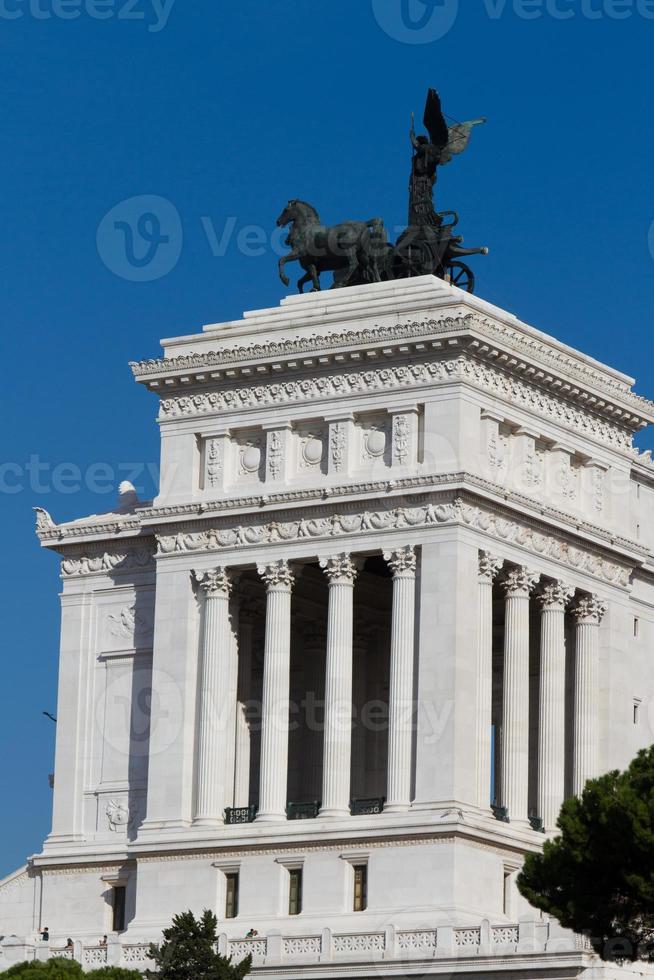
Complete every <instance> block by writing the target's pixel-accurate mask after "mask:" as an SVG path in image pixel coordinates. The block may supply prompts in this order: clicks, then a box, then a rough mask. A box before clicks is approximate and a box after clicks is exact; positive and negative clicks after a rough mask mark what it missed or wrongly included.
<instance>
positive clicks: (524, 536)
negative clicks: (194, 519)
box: [157, 498, 632, 588]
mask: <svg viewBox="0 0 654 980" xmlns="http://www.w3.org/2000/svg"><path fill="white" fill-rule="evenodd" d="M455 523H461V524H464V525H466V526H467V527H472V528H475V529H477V530H480V531H483V532H484V533H485V534H488V535H491V536H492V537H494V538H496V539H497V540H498V541H504V542H507V543H510V544H516V545H519V546H520V547H521V548H524V549H526V550H527V551H531V552H532V553H535V554H537V555H542V556H543V557H544V558H551V559H553V560H555V561H557V562H561V563H563V564H565V565H567V566H569V567H570V568H573V569H575V570H576V571H579V572H584V573H586V574H589V575H592V576H594V577H596V578H600V579H603V580H604V581H606V582H610V583H612V584H615V585H618V586H621V587H622V588H626V587H628V585H629V582H630V577H631V573H632V568H630V567H629V566H627V565H619V564H617V563H614V562H611V561H608V560H607V559H605V558H603V557H602V556H601V555H599V554H597V553H595V552H591V551H588V550H584V549H581V548H579V547H576V546H575V545H573V544H571V543H570V542H568V541H566V540H565V539H564V538H563V537H562V536H559V535H554V534H546V533H543V532H541V531H538V530H536V529H535V528H533V527H530V526H529V525H528V524H527V523H526V522H520V521H514V520H508V519H506V518H504V517H502V516H501V515H499V514H496V513H494V512H492V511H490V510H487V509H485V508H484V509H482V508H480V507H477V506H473V505H469V504H467V503H465V502H464V500H463V499H462V498H455V499H454V500H449V501H445V502H442V503H432V502H429V503H425V504H423V505H421V506H416V507H392V508H385V509H381V508H380V509H377V510H364V511H361V512H359V513H349V512H348V513H332V514H328V515H325V516H320V517H315V518H313V519H310V520H307V519H306V518H299V519H295V520H288V521H277V520H273V521H266V520H265V518H264V519H262V522H261V523H260V524H255V523H254V522H253V523H250V524H247V525H236V526H233V525H232V526H224V527H220V528H210V529H208V530H205V531H195V532H183V531H180V532H178V533H177V534H172V535H160V536H158V537H157V542H158V552H157V554H158V557H159V558H164V557H166V556H168V555H175V554H180V553H184V552H212V551H220V550H222V549H225V548H230V549H233V548H246V547H250V546H252V547H255V546H259V545H262V544H272V543H284V542H294V541H299V540H303V539H331V538H335V537H345V536H347V535H349V534H361V533H362V532H366V531H375V532H376V531H398V530H405V529H407V530H408V529H416V528H428V527H434V526H439V525H442V524H455Z"/></svg>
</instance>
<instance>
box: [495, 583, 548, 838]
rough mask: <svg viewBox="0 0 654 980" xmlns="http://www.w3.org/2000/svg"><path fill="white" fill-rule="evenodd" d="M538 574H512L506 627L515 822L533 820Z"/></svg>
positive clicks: (509, 802)
mask: <svg viewBox="0 0 654 980" xmlns="http://www.w3.org/2000/svg"><path fill="white" fill-rule="evenodd" d="M538 579H539V575H538V573H536V572H531V571H529V570H528V569H526V568H521V567H518V568H514V569H513V570H512V571H510V572H508V573H507V575H506V578H505V582H504V587H505V590H506V618H505V625H504V699H503V720H502V772H501V787H502V789H501V802H502V806H504V807H506V809H507V810H508V814H509V819H511V820H522V821H525V822H526V821H527V819H528V816H529V595H530V593H531V590H532V589H533V587H534V585H535V584H536V582H537V581H538Z"/></svg>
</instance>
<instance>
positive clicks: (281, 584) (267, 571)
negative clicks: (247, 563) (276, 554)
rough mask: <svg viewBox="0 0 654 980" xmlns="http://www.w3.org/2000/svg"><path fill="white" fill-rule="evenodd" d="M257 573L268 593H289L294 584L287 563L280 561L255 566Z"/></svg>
mask: <svg viewBox="0 0 654 980" xmlns="http://www.w3.org/2000/svg"><path fill="white" fill-rule="evenodd" d="M257 571H258V573H259V575H260V576H261V578H262V579H263V580H264V582H265V583H266V586H267V588H268V590H269V591H271V590H277V591H283V592H286V591H288V592H290V590H291V589H292V588H293V583H294V582H295V576H294V575H293V572H292V571H291V568H290V566H289V564H288V562H287V561H284V560H281V561H276V562H273V563H272V564H270V565H257Z"/></svg>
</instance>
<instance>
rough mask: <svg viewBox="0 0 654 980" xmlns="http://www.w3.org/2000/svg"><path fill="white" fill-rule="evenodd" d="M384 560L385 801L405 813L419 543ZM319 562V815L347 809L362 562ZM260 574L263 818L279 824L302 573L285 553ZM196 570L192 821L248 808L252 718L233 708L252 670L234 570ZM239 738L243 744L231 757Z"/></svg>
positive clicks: (343, 557)
mask: <svg viewBox="0 0 654 980" xmlns="http://www.w3.org/2000/svg"><path fill="white" fill-rule="evenodd" d="M384 559H385V561H386V562H387V564H388V566H389V569H390V570H391V573H392V575H393V607H392V626H391V662H390V670H391V685H390V696H389V729H388V775H387V785H388V788H389V797H388V800H387V802H386V808H387V809H388V810H391V811H403V810H408V809H409V807H410V805H411V751H412V731H413V659H414V642H415V641H414V631H415V626H414V619H415V613H414V609H415V582H416V553H415V549H414V548H412V547H404V548H400V549H397V550H394V551H388V552H385V553H384ZM320 565H321V568H322V569H323V571H324V573H325V576H326V578H327V582H328V586H329V600H328V613H327V634H326V651H327V658H326V676H325V720H324V735H323V769H322V771H323V775H322V805H321V811H320V816H321V817H325V818H339V817H343V816H346V815H348V814H349V813H350V772H351V754H352V683H353V681H352V678H353V645H354V631H353V608H354V584H355V581H356V577H357V573H358V570H359V567H360V562H359V561H358V559H357V557H356V556H355V555H351V554H347V553H341V554H337V555H333V556H330V557H328V558H325V559H323V560H321V562H320ZM257 571H258V574H259V576H260V577H261V579H262V581H263V583H264V584H265V586H266V611H265V642H264V666H263V696H262V706H261V726H262V727H261V760H260V769H259V807H258V813H257V817H256V819H257V821H259V822H272V821H279V820H284V819H286V804H287V778H288V733H289V714H288V712H289V690H290V665H291V596H292V591H293V586H294V584H295V574H294V571H293V568H292V565H291V564H289V562H287V561H285V560H280V561H277V562H273V563H271V564H262V565H259V566H258V568H257ZM194 577H195V581H196V583H197V585H198V587H199V589H200V590H201V592H202V593H203V596H204V616H203V629H202V642H201V657H200V661H201V663H200V686H199V704H198V709H197V717H198V745H197V752H196V758H197V773H196V794H195V811H194V822H195V823H196V824H199V825H216V824H219V823H221V822H222V820H223V813H224V810H225V808H226V807H231V806H232V805H233V804H235V805H236V806H247V802H248V800H247V794H248V789H249V768H250V757H249V739H248V737H247V731H246V727H245V726H246V725H247V721H246V720H245V719H244V717H243V715H242V711H241V705H239V707H238V709H237V707H236V705H237V690H239V689H240V691H244V690H245V689H246V688H247V684H248V681H247V676H249V673H250V671H251V657H252V632H251V628H249V629H248V628H246V631H245V638H244V639H243V629H242V626H241V628H240V629H239V630H238V635H239V646H240V648H241V649H240V651H238V653H237V652H236V643H235V632H236V631H235V623H234V622H233V620H232V619H231V617H230V596H231V592H232V586H233V573H232V572H231V571H230V570H229V569H227V568H224V567H220V568H216V569H212V570H210V571H198V572H195V573H194ZM234 740H235V744H236V750H235V754H234V753H233V752H232V753H231V760H230V752H231V748H230V742H234ZM230 771H231V773H232V777H233V786H232V784H231V783H230ZM234 774H235V777H234Z"/></svg>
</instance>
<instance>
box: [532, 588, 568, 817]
mask: <svg viewBox="0 0 654 980" xmlns="http://www.w3.org/2000/svg"><path fill="white" fill-rule="evenodd" d="M573 594H574V589H573V588H570V587H569V586H567V585H565V584H564V583H562V582H551V583H549V584H547V585H545V586H544V588H543V591H542V593H541V594H540V596H539V597H538V598H539V603H540V606H541V610H542V612H541V623H540V629H541V633H540V636H541V640H540V694H539V725H540V730H539V733H538V816H539V817H540V818H541V820H542V821H543V826H544V828H545V830H553V829H554V828H555V827H556V821H557V818H558V816H559V810H560V809H561V804H562V803H563V799H564V796H565V607H566V605H567V603H568V602H569V600H570V599H571V598H572V596H573Z"/></svg>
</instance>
